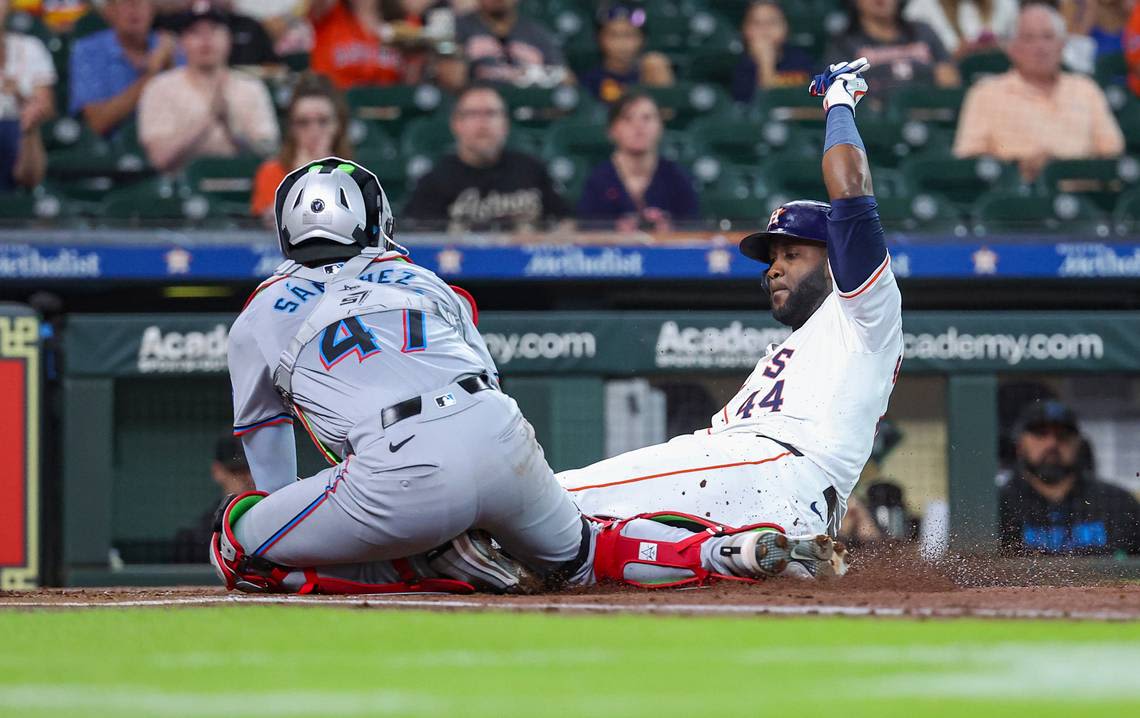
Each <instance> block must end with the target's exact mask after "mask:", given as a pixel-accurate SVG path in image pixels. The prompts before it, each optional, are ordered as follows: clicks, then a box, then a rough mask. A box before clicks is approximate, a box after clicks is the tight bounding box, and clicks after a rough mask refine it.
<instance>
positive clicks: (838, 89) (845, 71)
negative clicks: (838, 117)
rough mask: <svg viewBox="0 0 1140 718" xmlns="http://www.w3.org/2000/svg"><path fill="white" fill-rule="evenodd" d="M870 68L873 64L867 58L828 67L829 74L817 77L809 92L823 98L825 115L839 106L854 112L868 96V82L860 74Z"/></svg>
mask: <svg viewBox="0 0 1140 718" xmlns="http://www.w3.org/2000/svg"><path fill="white" fill-rule="evenodd" d="M870 67H871V63H869V62H867V58H865V57H860V58H859V59H858V60H851V61H850V62H837V63H835V64H834V65H831V66H830V67H828V68H827V72H824V73H821V74H819V75H816V76H815V79H813V80H812V81H811V85H810V86H809V87H808V92H810V93H811V94H812V95H813V96H815V97H822V98H823V111H824V112H825V113H826V112H827V111H828V110H830V109H831V108H832V107H835V106H837V105H846V106H847V107H850V108H851V111H852V112H854V111H855V105H858V104H859V100H861V99H863V95H865V94H867V81H866V80H864V79H863V76H862V75H861V74H860V73H862V72H865V71H866V70H867V69H869V68H870Z"/></svg>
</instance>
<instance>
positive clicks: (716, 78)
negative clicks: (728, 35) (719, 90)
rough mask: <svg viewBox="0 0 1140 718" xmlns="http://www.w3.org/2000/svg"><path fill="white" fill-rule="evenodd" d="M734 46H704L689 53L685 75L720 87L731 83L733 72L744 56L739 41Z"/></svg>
mask: <svg viewBox="0 0 1140 718" xmlns="http://www.w3.org/2000/svg"><path fill="white" fill-rule="evenodd" d="M735 45H736V46H735V47H733V46H730V47H729V48H727V50H726V48H720V47H704V48H700V49H697V50H694V51H692V52H691V53H689V71H688V74H687V77H688V78H689V79H690V80H692V81H694V82H709V83H712V84H715V85H719V86H721V87H729V86H731V85H732V77H733V73H734V72H735V71H736V66H737V65H738V64H739V63H740V59H741V58H742V57H743V56H744V54H743V47H741V46H740V43H739V41H737V42H736V43H735Z"/></svg>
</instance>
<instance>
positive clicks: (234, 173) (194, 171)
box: [185, 156, 261, 217]
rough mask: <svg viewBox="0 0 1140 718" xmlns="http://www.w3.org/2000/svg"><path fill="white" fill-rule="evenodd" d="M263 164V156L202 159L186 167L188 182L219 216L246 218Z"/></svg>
mask: <svg viewBox="0 0 1140 718" xmlns="http://www.w3.org/2000/svg"><path fill="white" fill-rule="evenodd" d="M260 165H261V158H260V157H248V156H247V157H201V158H199V159H196V160H194V161H193V162H192V163H190V166H188V167H187V168H186V172H185V175H186V183H187V185H188V186H189V187H190V189H191V190H192V191H193V192H194V193H196V194H199V195H202V196H203V197H205V198H206V199H208V200H209V201H210V203H211V205H213V206H214V207H215V209H216V210H217V211H218V212H219V213H222V214H226V215H230V216H238V217H245V216H247V215H248V214H249V198H250V194H251V193H252V192H253V178H254V175H256V174H257V168H258V167H259V166H260Z"/></svg>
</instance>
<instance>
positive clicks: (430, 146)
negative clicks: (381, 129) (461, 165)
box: [400, 114, 455, 159]
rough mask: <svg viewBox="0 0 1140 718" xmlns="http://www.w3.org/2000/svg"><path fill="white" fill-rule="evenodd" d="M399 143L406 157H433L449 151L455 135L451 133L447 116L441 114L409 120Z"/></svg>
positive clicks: (453, 143) (453, 144)
mask: <svg viewBox="0 0 1140 718" xmlns="http://www.w3.org/2000/svg"><path fill="white" fill-rule="evenodd" d="M400 144H401V150H402V152H401V153H402V154H403V155H404V156H406V157H415V156H423V157H428V158H430V159H434V158H436V157H438V156H440V155H443V154H446V153H448V152H451V151H452V150H453V149H454V148H455V137H454V136H453V135H452V134H451V126H450V122H449V118H448V117H447V116H446V115H442V114H441V115H437V116H435V117H421V118H419V119H417V120H415V121H414V122H411V123H410V124H409V125H408V126H407V128H405V129H404V132H403V135H402V136H401V139H400Z"/></svg>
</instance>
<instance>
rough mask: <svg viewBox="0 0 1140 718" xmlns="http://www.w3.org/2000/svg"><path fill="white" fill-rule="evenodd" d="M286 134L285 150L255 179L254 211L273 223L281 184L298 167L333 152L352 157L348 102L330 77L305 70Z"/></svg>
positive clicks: (263, 166) (287, 115)
mask: <svg viewBox="0 0 1140 718" xmlns="http://www.w3.org/2000/svg"><path fill="white" fill-rule="evenodd" d="M285 118H286V120H285V121H286V126H285V133H284V135H285V137H284V140H283V141H282V143H281V152H280V153H278V155H277V156H276V157H272V158H270V159H267V160H265V162H263V163H262V164H261V167H259V168H258V169H257V176H256V177H254V180H253V196H252V199H251V202H250V212H251V213H252V214H253V215H254V216H255V217H260V218H261V219H262V221H263V222H265V223H266V224H267V225H269V226H272V225H273V199H274V194H276V192H277V185H279V184H281V180H283V179H285V175H287V174H288V173H290V172H292V171H293V169H294V168H296V167H300V166H301V165H303V164H306V163H308V162H312V161H314V160H319V159H323V158H325V157H329V156H332V155H336V156H337V157H344V158H345V159H348V158H350V157H352V146H351V143H350V142H349V140H348V105H347V104H346V103H345V101H344V96H343V95H342V94H341V93H340V91H338V90H337V89H336V88H335V87H333V86H332V83H331V82H329V80H328V78H326V77H322V76H321V75H314V74H311V73H305V74H304V75H301V77H300V78H299V79H298V80H297V84H296V85H295V86H294V87H293V99H292V100H290V101H289V107H288V109H287V110H286V111H285Z"/></svg>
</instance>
